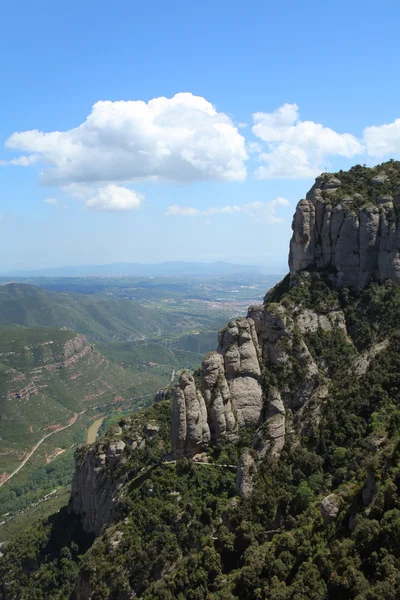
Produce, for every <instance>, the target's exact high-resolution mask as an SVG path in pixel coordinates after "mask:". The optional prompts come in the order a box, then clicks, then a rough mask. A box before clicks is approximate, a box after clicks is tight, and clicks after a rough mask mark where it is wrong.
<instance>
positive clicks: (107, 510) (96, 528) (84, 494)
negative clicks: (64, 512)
mask: <svg viewBox="0 0 400 600" xmlns="http://www.w3.org/2000/svg"><path fill="white" fill-rule="evenodd" d="M124 448H125V443H124V442H123V441H122V440H120V441H117V442H114V443H108V444H104V445H102V446H100V447H98V448H97V447H95V446H92V447H91V448H89V449H88V451H87V452H86V453H85V455H84V457H83V461H82V463H81V464H80V465H79V468H76V469H75V472H74V477H73V479H72V488H71V498H70V510H71V512H73V513H75V514H77V515H80V517H81V522H82V527H83V530H84V531H85V532H86V533H93V534H94V535H96V536H97V535H99V534H100V530H101V528H102V527H103V525H104V524H109V523H111V522H112V520H113V518H114V516H115V508H116V498H117V494H118V491H119V489H120V488H121V487H122V485H123V483H124V479H118V478H117V479H112V478H110V477H109V475H108V473H107V469H112V468H113V467H114V466H115V465H116V462H117V460H118V459H119V457H120V455H121V454H122V452H123V450H124Z"/></svg>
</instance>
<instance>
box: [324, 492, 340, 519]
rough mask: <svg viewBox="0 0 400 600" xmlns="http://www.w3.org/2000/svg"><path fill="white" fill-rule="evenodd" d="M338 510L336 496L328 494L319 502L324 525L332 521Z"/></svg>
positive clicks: (338, 501)
mask: <svg viewBox="0 0 400 600" xmlns="http://www.w3.org/2000/svg"><path fill="white" fill-rule="evenodd" d="M339 510H340V498H339V496H337V495H336V494H329V496H326V498H324V499H323V500H322V502H321V515H322V518H323V519H324V522H325V523H329V522H330V521H334V520H335V519H336V518H337V516H338V514H339Z"/></svg>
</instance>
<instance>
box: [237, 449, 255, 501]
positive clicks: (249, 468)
mask: <svg viewBox="0 0 400 600" xmlns="http://www.w3.org/2000/svg"><path fill="white" fill-rule="evenodd" d="M256 471H257V467H256V463H255V461H254V458H253V457H252V455H251V452H250V450H249V449H247V448H246V449H245V450H243V452H242V454H241V456H240V459H239V464H238V467H237V472H236V491H237V493H238V494H239V496H240V497H241V498H249V497H250V496H251V493H252V491H253V476H254V474H255V473H256Z"/></svg>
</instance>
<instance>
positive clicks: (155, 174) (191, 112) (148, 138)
mask: <svg viewBox="0 0 400 600" xmlns="http://www.w3.org/2000/svg"><path fill="white" fill-rule="evenodd" d="M6 146H7V147H8V148H12V149H15V150H20V151H23V152H27V153H31V154H29V155H28V157H25V156H24V157H20V158H19V159H15V160H19V161H20V164H23V163H24V161H27V160H31V161H33V160H37V157H40V160H41V162H42V163H44V165H45V169H44V171H43V173H42V175H41V181H42V183H43V184H47V185H62V186H65V185H69V184H71V183H78V184H79V183H80V184H82V183H84V184H91V183H101V182H114V183H116V182H124V181H125V182H126V181H134V180H138V179H152V180H171V181H178V182H190V181H198V180H219V181H241V180H243V179H245V177H246V167H245V161H246V160H247V154H246V149H245V140H244V137H243V136H242V135H241V134H240V133H239V132H238V130H237V128H236V127H235V126H234V125H233V123H232V121H231V119H230V118H229V117H228V116H227V115H226V114H225V113H222V112H217V111H216V109H215V108H214V106H213V105H212V104H211V103H210V102H208V101H207V100H205V99H204V98H202V97H200V96H194V95H193V94H190V93H180V94H176V95H175V96H174V97H173V98H164V97H160V98H154V99H153V100H150V101H149V102H147V103H146V102H143V101H141V100H138V101H118V102H111V101H101V102H97V103H96V104H95V105H94V106H93V108H92V112H91V114H90V115H89V116H88V117H87V119H86V121H85V122H84V123H82V124H81V125H79V126H78V127H76V128H75V129H70V130H69V131H53V132H49V133H44V132H42V131H38V130H32V131H23V132H17V133H14V134H13V135H11V137H9V138H8V140H7V141H6ZM33 157H35V158H33Z"/></svg>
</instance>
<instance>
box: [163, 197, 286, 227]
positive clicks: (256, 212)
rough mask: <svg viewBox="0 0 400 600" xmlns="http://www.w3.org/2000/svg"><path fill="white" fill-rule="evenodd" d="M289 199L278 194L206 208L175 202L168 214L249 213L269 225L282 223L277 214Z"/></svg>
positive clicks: (169, 208)
mask: <svg viewBox="0 0 400 600" xmlns="http://www.w3.org/2000/svg"><path fill="white" fill-rule="evenodd" d="M288 205H289V200H287V198H282V197H280V196H278V198H275V200H270V201H269V202H257V201H256V202H247V204H242V205H238V204H230V205H227V206H223V207H210V208H205V209H201V210H200V209H198V208H193V207H191V206H182V205H180V204H173V205H172V206H169V207H168V210H167V212H166V214H167V215H168V216H175V217H177V216H179V217H205V216H209V215H217V214H233V213H241V214H247V215H249V216H250V217H251V218H253V219H255V220H257V221H263V222H265V223H267V224H269V225H271V224H273V223H282V222H283V219H282V218H280V217H277V216H276V209H277V207H278V206H288Z"/></svg>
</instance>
